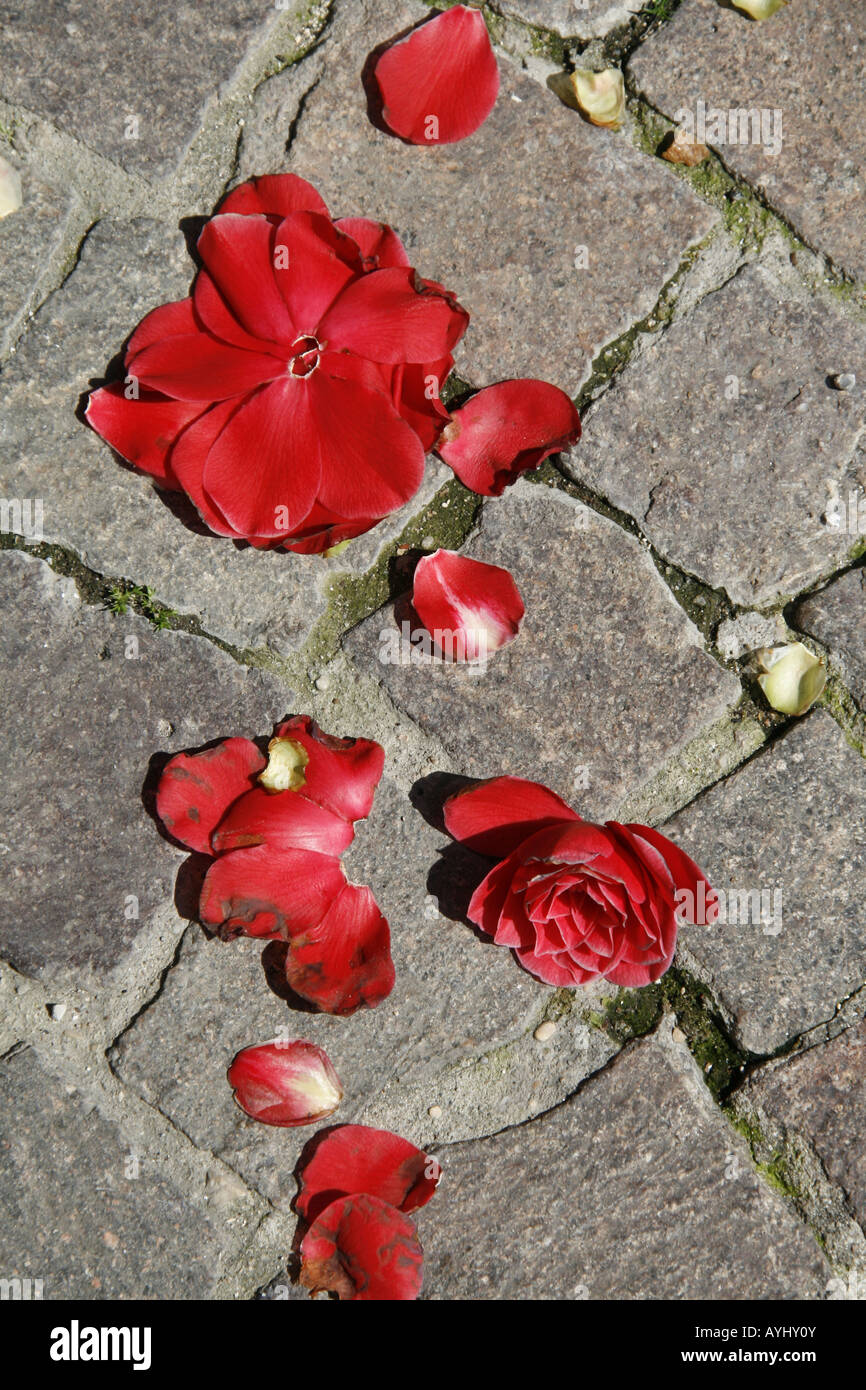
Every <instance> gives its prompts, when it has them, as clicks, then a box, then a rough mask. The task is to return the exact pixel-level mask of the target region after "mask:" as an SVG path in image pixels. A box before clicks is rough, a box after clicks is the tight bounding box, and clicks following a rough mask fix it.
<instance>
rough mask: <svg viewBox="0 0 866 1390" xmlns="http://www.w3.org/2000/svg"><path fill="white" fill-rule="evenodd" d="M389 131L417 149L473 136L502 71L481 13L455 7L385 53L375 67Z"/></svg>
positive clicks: (489, 105)
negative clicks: (417, 146)
mask: <svg viewBox="0 0 866 1390" xmlns="http://www.w3.org/2000/svg"><path fill="white" fill-rule="evenodd" d="M375 78H376V82H377V83H378V86H379V91H380V93H381V97H382V118H383V120H384V122H385V124H386V125H387V127H388V129H389V130H391V131H393V133H394V134H395V135H399V136H400V137H401V138H402V139H404V140H408V141H409V142H410V143H411V144H413V145H448V144H453V143H454V142H455V141H456V140H464V139H465V138H466V136H467V135H472V133H473V132H474V131H476V130H477V129H478V127H479V126H480V125H482V124H483V122H484V121H486V119H487V117H488V116H489V115H490V112H491V111H492V110H493V107H494V106H495V104H496V98H497V96H498V95H499V67H498V65H497V62H496V57H495V55H494V52H493V49H492V47H491V44H490V37H489V35H488V33H487V25H486V24H485V23H484V19H483V16H482V15H481V14H480V13H479V11H478V10H475V9H469V8H468V7H467V6H466V5H455V6H454V8H453V9H450V10H447V11H446V12H445V13H444V14H440V15H437V16H436V17H435V18H434V19H431V20H428V21H427V22H426V23H425V24H422V25H420V26H419V28H417V29H415V30H413V32H412V33H411V34H410V35H409V36H408V37H407V38H405V39H400V40H398V41H397V43H395V44H392V46H391V47H390V48H388V49H386V51H385V53H383V55H382V56H381V58H380V59H379V61H378V62H377V64H376V67H375Z"/></svg>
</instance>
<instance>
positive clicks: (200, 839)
mask: <svg viewBox="0 0 866 1390" xmlns="http://www.w3.org/2000/svg"><path fill="white" fill-rule="evenodd" d="M266 762H267V760H266V759H265V758H264V757H263V756H262V754H261V753H260V752H259V750H258V748H257V747H256V745H255V744H254V743H253V742H252V741H251V740H250V739H248V738H227V739H225V740H224V741H223V742H222V743H218V744H217V745H216V746H215V747H214V748H205V749H203V751H202V752H201V753H178V754H177V756H176V757H174V758H172V759H171V761H170V762H169V763H167V765H166V767H165V769H164V771H163V774H162V776H161V777H160V779H159V786H158V787H157V792H156V812H157V815H158V816H159V819H160V820H161V821H162V824H163V825H164V826H165V828H166V830H167V831H168V832H169V833H170V834H171V835H173V836H174V838H175V839H176V840H179V841H180V843H181V844H182V845H186V846H187V848H188V849H191V850H195V851H196V852H197V853H198V854H211V853H212V850H211V843H210V837H211V832H212V831H213V830H214V828H215V827H216V826H217V825H218V824H219V822H220V821H221V820H222V818H223V816H224V815H225V813H226V811H227V810H228V808H229V806H231V804H232V802H233V801H236V800H237V798H238V797H239V796H243V794H244V792H247V791H249V790H250V787H251V786H252V782H253V778H254V777H256V776H257V775H258V773H260V772H261V771H262V770H263V769H264V767H265V766H266Z"/></svg>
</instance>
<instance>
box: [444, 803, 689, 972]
mask: <svg viewBox="0 0 866 1390" xmlns="http://www.w3.org/2000/svg"><path fill="white" fill-rule="evenodd" d="M445 825H446V828H447V830H448V833H449V834H450V835H451V836H453V838H454V839H455V840H457V841H459V842H460V843H461V844H463V845H465V846H466V847H467V848H468V849H471V850H474V851H475V852H476V853H479V854H485V855H489V856H490V857H495V858H497V859H499V861H500V862H499V863H498V864H497V865H496V867H495V868H493V869H492V870H491V871H490V873H489V874H488V875H487V877H486V878H485V879H484V880H483V882H482V883H481V884H480V885H479V887H478V888H477V889H476V891H475V893H474V894H473V897H472V901H471V903H470V905H469V918H470V920H471V921H472V922H474V923H475V925H476V926H477V927H480V928H481V930H482V931H484V932H486V933H487V934H488V935H489V936H492V937H493V940H494V941H495V942H496V943H497V944H498V945H500V946H509V947H511V948H512V949H513V950H514V952H515V954H516V955H517V958H518V960H519V961H520V963H521V965H523V966H524V967H525V968H526V969H527V970H528V971H530V973H531V974H533V975H535V976H536V977H537V978H538V979H540V980H544V981H545V983H547V984H551V985H557V986H566V987H567V986H571V985H582V984H586V983H587V981H589V980H593V979H596V978H597V977H599V976H603V977H604V978H605V979H607V980H610V981H611V983H612V984H615V985H622V986H627V987H631V986H636V985H646V984H650V983H651V982H652V981H654V980H658V979H659V977H660V976H661V975H663V974H664V973H665V971H666V970H667V969H668V967H669V966H670V964H671V961H672V959H673V955H674V949H675V947H676V939H677V925H678V922H679V921H683V920H685V921H694V920H696V919H695V916H694V910H695V904H696V903H698V902H705V901H706V902H710V903H712V902H713V901H715V897H716V895H715V894H714V893H713V890H712V889H711V888H710V887H709V884H708V883H707V880H706V878H705V877H704V875H703V873H702V872H701V870H700V869H699V868H698V866H697V865H696V864H695V863H693V862H692V860H691V859H690V858H689V857H688V855H686V854H685V853H684V852H683V851H682V850H681V849H679V848H678V846H677V845H675V844H673V842H672V841H671V840H668V839H667V838H666V837H665V836H664V835H661V834H659V832H658V831H657V830H653V829H651V827H650V826H647V825H620V824H618V823H617V822H616V821H607V822H606V823H605V824H604V825H592V824H590V823H589V822H587V821H583V820H581V818H580V817H579V816H578V815H577V814H576V812H574V811H572V810H571V809H570V808H569V807H568V806H567V805H566V804H565V802H564V801H561V800H560V799H559V797H558V796H556V795H555V793H553V792H551V791H549V790H548V788H547V787H543V786H541V785H540V784H539V783H537V782H528V781H525V780H524V779H523V778H521V777H495V778H493V779H491V780H490V781H487V782H480V783H477V784H475V785H474V786H471V787H469V788H467V789H466V790H465V791H462V792H458V793H457V794H456V795H455V796H453V797H451V798H450V799H449V800H448V801H447V802H446V805H445ZM688 904H691V907H690V908H689V906H688Z"/></svg>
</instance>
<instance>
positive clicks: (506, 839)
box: [445, 777, 580, 859]
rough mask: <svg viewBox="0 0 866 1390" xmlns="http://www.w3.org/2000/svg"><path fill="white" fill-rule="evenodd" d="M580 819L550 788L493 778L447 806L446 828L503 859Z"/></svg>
mask: <svg viewBox="0 0 866 1390" xmlns="http://www.w3.org/2000/svg"><path fill="white" fill-rule="evenodd" d="M579 820H580V816H579V815H578V814H577V812H576V811H572V809H571V807H570V806H567V805H566V803H565V802H564V801H563V800H562V799H561V797H558V796H557V795H556V793H555V792H552V791H550V789H549V788H548V787H545V786H542V784H541V783H540V782H530V781H527V780H526V778H524V777H491V778H489V779H488V780H487V781H485V782H476V783H475V785H474V786H471V787H467V788H466V789H465V790H464V791H459V792H455V794H454V795H453V796H451V797H449V798H448V800H447V801H446V802H445V829H446V830H447V831H448V834H449V835H450V836H451V837H452V838H453V839H455V840H457V841H458V842H459V843H460V844H461V845H465V846H466V848H467V849H471V850H473V851H474V852H475V853H476V854H488V855H490V856H491V857H493V856H495V857H496V858H497V859H499V858H502V859H504V858H505V857H506V855H509V854H511V853H512V852H513V851H514V850H516V849H517V848H518V846H519V845H521V844H523V842H524V840H528V839H529V837H530V835H534V834H535V833H536V831H538V830H544V829H546V828H547V827H548V826H550V825H556V824H558V823H560V822H562V821H579Z"/></svg>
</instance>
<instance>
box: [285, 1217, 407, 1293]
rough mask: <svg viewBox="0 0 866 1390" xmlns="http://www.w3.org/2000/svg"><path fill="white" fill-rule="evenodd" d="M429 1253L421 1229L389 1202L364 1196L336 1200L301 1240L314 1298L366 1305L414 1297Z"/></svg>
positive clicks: (303, 1262) (306, 1283) (305, 1271)
mask: <svg viewBox="0 0 866 1390" xmlns="http://www.w3.org/2000/svg"><path fill="white" fill-rule="evenodd" d="M423 1260H424V1255H423V1251H422V1249H421V1243H420V1241H419V1240H418V1236H417V1235H416V1233H415V1227H414V1226H413V1225H412V1222H411V1221H410V1220H409V1218H408V1217H406V1216H404V1215H403V1214H402V1212H399V1211H397V1210H396V1209H395V1208H394V1207H392V1206H389V1205H388V1203H387V1202H381V1201H379V1200H378V1199H377V1198H376V1197H365V1196H363V1195H362V1194H359V1195H357V1196H352V1197H343V1198H342V1199H341V1200H340V1201H339V1202H332V1203H331V1205H330V1206H329V1207H326V1208H325V1210H324V1211H323V1212H322V1215H321V1217H320V1218H319V1220H318V1221H316V1222H315V1223H314V1224H313V1225H312V1226H311V1227H310V1229H309V1231H308V1232H307V1234H306V1235H305V1236H304V1239H303V1240H302V1241H301V1275H300V1282H301V1283H302V1284H303V1285H304V1287H305V1288H308V1289H310V1291H311V1292H312V1294H313V1297H315V1296H316V1294H319V1293H335V1294H337V1296H338V1297H339V1298H340V1299H341V1300H354V1301H356V1302H361V1303H372V1302H392V1301H411V1300H412V1299H416V1298H417V1297H418V1295H419V1293H420V1292H421V1283H422V1279H423Z"/></svg>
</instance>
